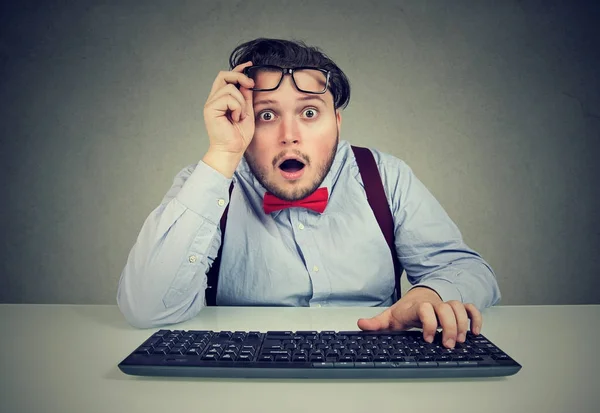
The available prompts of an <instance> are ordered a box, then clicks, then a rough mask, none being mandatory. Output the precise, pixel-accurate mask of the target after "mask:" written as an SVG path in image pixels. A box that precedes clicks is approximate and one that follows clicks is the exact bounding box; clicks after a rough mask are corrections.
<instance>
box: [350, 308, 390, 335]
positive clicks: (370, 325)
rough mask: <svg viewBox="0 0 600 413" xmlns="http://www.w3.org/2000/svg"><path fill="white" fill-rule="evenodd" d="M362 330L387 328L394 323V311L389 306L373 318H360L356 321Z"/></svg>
mask: <svg viewBox="0 0 600 413" xmlns="http://www.w3.org/2000/svg"><path fill="white" fill-rule="evenodd" d="M356 324H357V325H358V328H360V329H361V330H367V331H369V330H371V331H372V330H375V331H376V330H386V329H389V328H390V327H391V325H392V313H391V311H390V309H389V308H388V309H387V310H385V311H384V312H382V313H380V314H378V315H376V316H375V317H371V318H360V319H358V322H357V323H356Z"/></svg>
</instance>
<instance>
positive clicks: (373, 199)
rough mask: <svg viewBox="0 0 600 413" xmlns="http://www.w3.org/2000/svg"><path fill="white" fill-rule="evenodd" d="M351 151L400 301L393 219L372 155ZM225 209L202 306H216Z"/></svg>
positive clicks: (398, 270)
mask: <svg viewBox="0 0 600 413" xmlns="http://www.w3.org/2000/svg"><path fill="white" fill-rule="evenodd" d="M352 151H353V152H354V156H355V157H356V163H357V164H358V170H359V171H360V175H361V177H362V180H363V183H364V186H365V191H366V193H367V200H368V202H369V205H370V206H371V209H372V210H373V214H374V215H375V218H376V219H377V223H378V224H379V228H380V229H381V232H382V233H383V236H384V238H385V240H386V242H387V244H388V247H389V248H390V252H391V254H392V262H393V263H394V273H395V277H394V278H395V283H396V299H399V298H400V293H401V291H400V277H401V276H402V271H403V269H402V264H400V260H399V259H398V254H396V248H395V245H394V218H393V217H392V213H391V211H390V207H389V205H388V202H387V197H386V195H385V190H384V188H383V183H382V181H381V175H379V170H378V169H377V164H376V163H375V158H374V157H373V153H372V152H371V151H370V150H369V149H368V148H361V147H358V146H352ZM232 190H233V182H232V183H231V185H230V186H229V199H230V200H231V192H232ZM228 210H229V205H227V207H226V208H225V211H224V212H223V216H222V217H221V222H220V224H221V246H220V247H219V252H218V254H217V257H216V258H215V260H214V262H213V265H212V266H211V268H210V270H209V271H208V273H207V288H206V293H205V296H206V305H208V306H214V305H216V299H217V284H218V278H219V267H220V264H221V253H222V251H223V242H224V239H225V228H226V226H227V212H228Z"/></svg>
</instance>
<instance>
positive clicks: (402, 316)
mask: <svg viewBox="0 0 600 413" xmlns="http://www.w3.org/2000/svg"><path fill="white" fill-rule="evenodd" d="M469 319H470V320H471V332H472V333H473V334H479V333H480V332H481V324H482V317H481V313H480V312H479V310H478V309H477V307H475V306H474V305H473V304H463V303H461V302H459V301H448V302H443V301H442V300H441V298H440V297H439V296H438V295H437V293H436V292H435V291H433V290H430V289H428V288H421V287H417V288H413V289H412V290H410V291H409V292H408V293H406V295H404V296H403V297H402V298H401V299H400V300H398V301H397V302H396V303H395V304H394V305H392V306H391V307H389V308H387V309H386V310H385V311H383V312H382V313H381V314H378V315H377V316H375V317H372V318H361V319H359V320H358V323H357V324H358V327H359V328H360V329H361V330H371V331H373V330H385V329H394V330H407V329H410V328H415V327H416V328H422V329H423V338H424V339H425V341H427V342H429V343H431V342H432V341H433V336H434V334H435V332H436V330H437V328H438V327H441V328H442V342H443V344H444V346H445V347H447V348H454V346H455V343H456V342H459V343H464V341H465V337H466V334H467V331H468V330H469Z"/></svg>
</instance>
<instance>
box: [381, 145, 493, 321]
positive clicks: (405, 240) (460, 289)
mask: <svg viewBox="0 0 600 413" xmlns="http://www.w3.org/2000/svg"><path fill="white" fill-rule="evenodd" d="M375 159H376V160H377V161H378V165H379V170H380V173H381V175H382V179H383V182H384V187H385V190H386V192H387V196H388V200H390V201H389V202H390V206H391V210H392V214H393V217H394V225H395V245H396V252H397V254H398V257H399V258H400V262H401V263H402V266H403V267H404V269H405V271H406V275H407V279H408V281H409V282H410V283H411V284H412V285H413V286H414V287H417V286H420V287H428V288H431V289H433V290H434V291H435V292H437V293H438V295H439V296H440V297H441V298H442V300H444V301H450V300H458V301H460V302H463V303H465V304H466V303H472V304H474V305H475V306H476V307H477V308H478V309H480V310H482V309H484V308H486V307H490V306H492V305H494V304H496V303H498V302H499V300H500V297H501V295H500V289H499V287H498V283H497V280H496V275H495V274H494V271H493V270H492V268H491V267H490V265H489V264H488V263H487V262H486V261H485V260H484V259H483V258H482V257H481V256H480V255H479V254H478V253H477V252H476V251H475V250H473V249H472V248H470V247H469V246H468V245H466V244H465V242H464V240H463V238H462V234H461V232H460V230H459V229H458V227H457V226H456V225H455V223H454V222H453V221H452V219H451V218H450V217H449V216H448V214H447V213H446V211H445V210H444V209H443V207H442V206H441V205H440V203H439V202H438V201H437V200H436V199H435V198H434V196H433V195H432V194H431V193H430V191H429V190H428V189H427V188H426V187H425V185H424V184H423V183H422V182H421V181H420V180H419V179H418V178H417V177H416V176H415V174H414V172H413V171H412V169H411V168H410V167H409V166H408V165H407V164H406V163H404V162H403V161H402V160H400V159H397V158H394V157H392V156H391V155H386V154H382V153H379V152H375Z"/></svg>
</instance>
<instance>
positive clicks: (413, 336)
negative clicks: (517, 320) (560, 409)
mask: <svg viewBox="0 0 600 413" xmlns="http://www.w3.org/2000/svg"><path fill="white" fill-rule="evenodd" d="M118 367H119V369H120V370H121V371H123V372H124V373H126V374H131V375H140V376H176V377H182V376H183V377H226V378H242V377H251V378H317V379H333V378H335V379H342V378H450V377H458V378H460V377H494V376H509V375H512V374H515V373H517V372H518V371H519V370H520V369H521V365H520V364H519V363H517V362H516V361H515V360H513V359H512V358H511V357H510V356H508V354H506V353H505V352H504V351H502V350H501V349H499V348H498V347H497V346H496V345H494V343H492V342H491V341H490V340H488V339H487V338H485V337H484V336H483V335H473V334H472V333H468V334H467V339H466V341H465V342H464V343H457V344H456V347H455V348H453V349H448V348H445V347H443V346H442V343H441V332H439V331H438V332H437V334H436V336H435V338H434V341H433V343H427V342H426V341H425V340H424V339H423V333H422V332H421V331H417V330H411V331H378V332H367V331H337V332H336V331H295V332H293V331H267V332H259V331H206V330H203V331H197V330H187V331H186V330H164V329H163V330H159V331H157V332H155V333H154V334H152V335H151V336H150V337H149V338H148V339H147V340H146V341H144V342H143V343H142V344H141V345H140V346H139V347H138V348H137V349H135V350H134V351H133V352H132V353H131V354H130V355H128V356H127V357H126V358H125V359H124V360H123V361H122V362H121V363H119V365H118Z"/></svg>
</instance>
